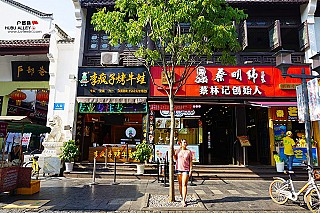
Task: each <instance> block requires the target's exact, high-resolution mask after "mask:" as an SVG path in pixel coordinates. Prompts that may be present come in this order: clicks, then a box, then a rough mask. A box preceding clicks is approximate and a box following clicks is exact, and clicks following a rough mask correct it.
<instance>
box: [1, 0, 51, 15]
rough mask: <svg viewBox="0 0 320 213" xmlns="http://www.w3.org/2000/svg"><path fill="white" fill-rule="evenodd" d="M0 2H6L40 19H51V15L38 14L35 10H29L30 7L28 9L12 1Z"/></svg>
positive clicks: (4, 0)
mask: <svg viewBox="0 0 320 213" xmlns="http://www.w3.org/2000/svg"><path fill="white" fill-rule="evenodd" d="M0 1H3V2H6V3H8V4H11V5H13V6H15V7H18V8H20V9H22V10H24V11H27V12H29V13H31V14H34V15H36V16H39V17H41V18H52V17H53V15H52V14H49V13H43V12H40V11H38V10H35V9H33V8H31V7H28V6H26V5H24V4H21V3H19V2H16V1H13V0H0Z"/></svg>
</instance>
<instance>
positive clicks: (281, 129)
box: [273, 124, 287, 141]
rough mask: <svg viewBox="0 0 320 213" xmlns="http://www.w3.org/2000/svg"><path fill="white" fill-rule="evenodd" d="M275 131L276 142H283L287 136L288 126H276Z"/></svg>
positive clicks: (274, 126)
mask: <svg viewBox="0 0 320 213" xmlns="http://www.w3.org/2000/svg"><path fill="white" fill-rule="evenodd" d="M273 130H274V140H276V141H281V140H282V138H283V137H284V136H285V135H286V132H287V126H286V125H284V124H274V125H273Z"/></svg>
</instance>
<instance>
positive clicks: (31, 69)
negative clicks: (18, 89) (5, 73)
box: [11, 61, 49, 81]
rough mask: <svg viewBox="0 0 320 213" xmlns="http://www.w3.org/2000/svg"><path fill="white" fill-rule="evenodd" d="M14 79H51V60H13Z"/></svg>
mask: <svg viewBox="0 0 320 213" xmlns="http://www.w3.org/2000/svg"><path fill="white" fill-rule="evenodd" d="M11 63H12V81H49V61H12V62H11Z"/></svg>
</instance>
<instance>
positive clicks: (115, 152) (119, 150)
mask: <svg viewBox="0 0 320 213" xmlns="http://www.w3.org/2000/svg"><path fill="white" fill-rule="evenodd" d="M135 147H136V145H131V144H128V151H127V145H122V144H106V146H98V147H89V162H93V159H94V158H95V157H97V156H98V155H99V154H100V153H101V155H100V157H99V158H97V162H100V163H102V162H105V156H107V162H114V157H116V161H117V162H123V163H124V162H127V161H128V162H137V161H135V160H133V159H130V155H131V153H132V152H134V151H135ZM103 151H104V152H103ZM127 156H128V158H127Z"/></svg>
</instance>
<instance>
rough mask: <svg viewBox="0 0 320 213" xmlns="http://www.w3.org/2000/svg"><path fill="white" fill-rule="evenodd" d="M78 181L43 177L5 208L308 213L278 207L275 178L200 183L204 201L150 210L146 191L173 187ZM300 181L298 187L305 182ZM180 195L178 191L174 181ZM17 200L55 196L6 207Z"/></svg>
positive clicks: (5, 200) (2, 199)
mask: <svg viewBox="0 0 320 213" xmlns="http://www.w3.org/2000/svg"><path fill="white" fill-rule="evenodd" d="M96 182H97V184H96V185H92V184H91V183H92V179H74V178H72V179H71V178H63V177H41V190H40V192H39V193H37V194H33V195H15V196H10V195H8V194H7V193H1V194H0V212H10V213H11V212H12V213H14V212H26V211H27V212H115V211H117V212H152V211H156V212H219V213H224V212H228V213H231V212H232V213H237V212H239V213H240V212H268V213H271V212H286V213H287V212H308V211H307V209H306V206H305V205H302V199H301V202H300V203H299V202H290V201H289V202H288V203H287V204H285V205H278V204H275V203H274V202H272V200H271V199H270V198H269V195H268V186H269V184H270V181H260V180H256V181H252V180H250V181H231V180H227V181H224V180H214V181H196V182H194V183H195V184H196V186H189V187H188V193H189V194H190V195H193V194H194V195H196V196H198V198H199V199H200V200H199V201H200V203H201V205H200V206H199V207H195V208H188V207H186V208H182V207H175V208H150V207H149V206H148V197H147V195H149V194H151V195H167V194H168V192H169V187H164V186H162V184H160V183H158V182H157V181H156V180H117V182H118V183H120V184H118V185H113V180H108V179H96ZM301 184H302V183H301V182H298V183H297V185H298V186H299V185H301ZM175 186H176V187H175V193H176V195H178V194H179V192H178V186H177V184H176V185H175ZM17 200H50V202H48V203H46V204H45V205H43V206H42V207H40V208H39V209H34V210H32V209H28V210H26V209H3V207H4V206H5V205H7V204H10V203H13V202H14V201H17Z"/></svg>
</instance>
